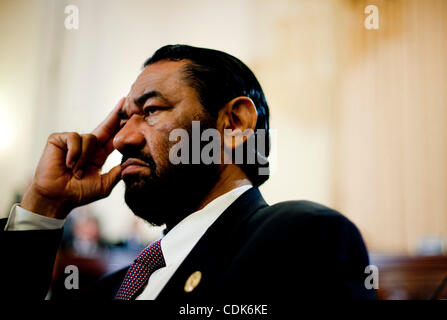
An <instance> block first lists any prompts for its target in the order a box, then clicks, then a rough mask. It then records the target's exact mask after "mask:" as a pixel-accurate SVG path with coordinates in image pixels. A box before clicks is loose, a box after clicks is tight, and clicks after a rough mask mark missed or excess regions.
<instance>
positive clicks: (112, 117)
mask: <svg viewBox="0 0 447 320" xmlns="http://www.w3.org/2000/svg"><path fill="white" fill-rule="evenodd" d="M124 101H126V98H125V97H122V98H121V99H120V100H119V101H118V104H117V105H116V106H115V108H113V110H112V112H110V113H109V115H108V116H107V118H105V119H104V120H103V121H102V122H101V123H100V124H99V126H97V127H96V129H95V130H93V131H92V134H94V135H95V136H96V138H98V141H99V143H100V144H104V143H106V142H107V141H108V140H110V138H113V136H114V135H115V134H116V132H117V131H118V128H119V125H120V118H119V116H118V111H120V110H121V108H122V107H123V104H124Z"/></svg>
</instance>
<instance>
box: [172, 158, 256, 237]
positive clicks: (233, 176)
mask: <svg viewBox="0 0 447 320" xmlns="http://www.w3.org/2000/svg"><path fill="white" fill-rule="evenodd" d="M251 184H252V183H251V181H250V180H249V179H248V178H247V176H246V175H245V173H244V172H243V171H242V170H241V169H240V168H239V166H237V165H234V164H231V165H226V166H225V167H224V168H223V169H222V171H221V172H220V174H219V179H218V180H217V182H216V184H215V185H214V186H213V187H212V188H211V190H210V191H209V192H208V193H207V194H206V195H205V197H204V198H203V200H202V201H201V202H200V203H199V205H198V206H197V207H196V208H195V211H198V210H200V209H203V208H204V207H205V206H206V205H207V204H209V203H210V202H211V201H213V200H214V199H216V198H218V197H220V196H221V195H223V194H225V193H227V192H229V191H231V190H233V189H235V188H238V187H242V186H245V185H251ZM178 222H179V221H176V222H175V223H174V224H167V230H171V229H172V228H173V227H174V226H175V225H176V224H177V223H178Z"/></svg>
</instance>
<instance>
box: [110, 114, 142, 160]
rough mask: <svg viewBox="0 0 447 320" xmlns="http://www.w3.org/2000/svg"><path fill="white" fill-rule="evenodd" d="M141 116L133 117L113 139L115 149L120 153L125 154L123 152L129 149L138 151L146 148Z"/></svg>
mask: <svg viewBox="0 0 447 320" xmlns="http://www.w3.org/2000/svg"><path fill="white" fill-rule="evenodd" d="M140 122H141V121H140V116H139V115H133V116H132V117H131V118H130V119H129V120H127V122H126V124H125V125H124V127H122V128H121V130H120V131H118V133H117V134H116V135H115V138H113V147H114V148H115V149H117V150H118V151H119V152H121V153H123V150H125V149H129V148H132V147H133V148H135V147H137V148H138V149H140V148H142V147H144V145H145V142H146V141H145V139H144V135H143V133H142V132H141V128H140V126H141V123H140Z"/></svg>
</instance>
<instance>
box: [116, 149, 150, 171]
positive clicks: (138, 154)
mask: <svg viewBox="0 0 447 320" xmlns="http://www.w3.org/2000/svg"><path fill="white" fill-rule="evenodd" d="M127 159H138V160H141V161H144V162H146V163H147V164H148V166H149V168H150V169H151V171H152V172H154V173H155V169H156V167H157V166H156V165H155V161H154V159H153V158H152V157H151V156H150V155H149V154H145V153H143V152H142V151H131V152H126V153H123V157H122V158H121V164H123V163H124V162H126V160H127Z"/></svg>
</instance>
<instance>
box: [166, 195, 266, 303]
mask: <svg viewBox="0 0 447 320" xmlns="http://www.w3.org/2000/svg"><path fill="white" fill-rule="evenodd" d="M265 206H267V203H266V202H265V201H264V199H263V198H262V196H261V193H260V192H259V190H258V188H251V189H249V190H247V191H246V192H245V193H243V194H242V195H241V196H240V197H239V198H238V199H236V201H234V202H233V203H232V204H231V205H230V206H229V207H228V208H227V209H226V210H225V211H224V212H223V213H222V214H221V215H220V216H219V218H218V219H217V220H216V221H215V222H214V223H213V224H212V225H211V226H210V227H209V228H208V230H207V231H206V232H205V234H204V235H203V236H202V238H201V239H200V240H199V242H198V243H197V244H196V245H195V246H194V248H193V249H192V250H191V252H190V253H189V254H188V256H187V257H186V259H185V260H184V261H183V263H182V264H181V265H180V266H179V268H178V269H177V271H176V272H175V273H174V275H173V276H172V277H171V279H170V280H169V281H168V283H167V284H166V286H165V287H164V288H163V290H162V291H161V292H160V294H159V295H158V297H157V300H163V299H169V300H173V299H174V300H175V299H188V298H194V297H197V296H200V295H201V293H204V292H206V291H207V290H206V289H207V288H209V287H213V284H215V283H216V281H218V280H219V276H220V275H221V274H222V272H221V270H223V268H224V267H225V266H226V265H227V264H228V260H229V258H230V257H227V256H226V254H225V253H229V254H230V253H231V252H233V251H232V250H231V248H229V247H231V246H234V245H235V243H234V241H232V240H233V239H234V238H235V237H234V236H235V235H236V234H237V231H238V229H239V227H240V226H241V225H242V224H243V222H244V221H245V220H246V219H248V218H249V217H250V216H251V215H252V214H253V213H254V212H255V211H256V210H258V209H260V208H262V207H265ZM197 271H199V273H200V275H201V277H200V279H199V280H200V282H199V283H198V284H196V283H194V282H195V280H197V275H198V273H197ZM193 274H194V275H193ZM191 275H193V276H192V277H191ZM190 277H191V279H192V280H191V279H190V281H189V282H190V283H191V281H192V283H193V284H196V285H197V289H195V288H193V289H194V290H192V291H190V292H185V290H184V287H185V283H186V281H187V280H188V279H189V278H190ZM201 298H206V297H203V296H202V297H201Z"/></svg>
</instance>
